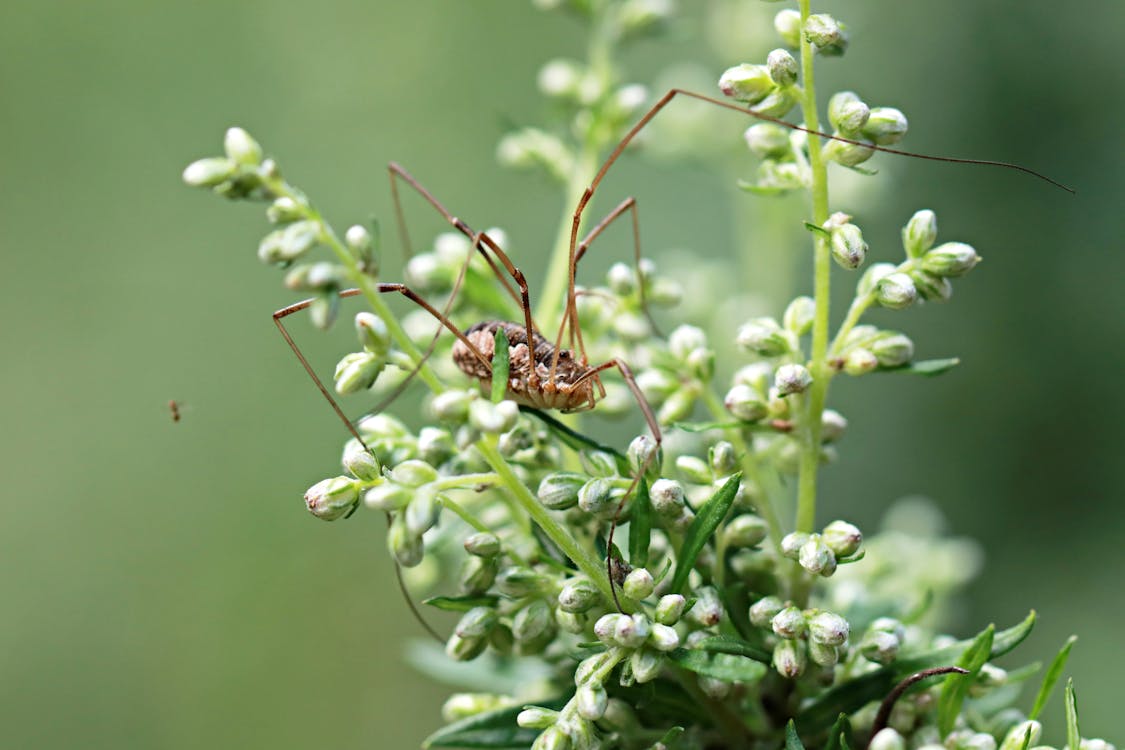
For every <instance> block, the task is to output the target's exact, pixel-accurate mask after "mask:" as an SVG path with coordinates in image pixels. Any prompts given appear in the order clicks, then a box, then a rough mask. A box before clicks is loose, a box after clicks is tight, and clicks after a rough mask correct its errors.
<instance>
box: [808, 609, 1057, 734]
mask: <svg viewBox="0 0 1125 750" xmlns="http://www.w3.org/2000/svg"><path fill="white" fill-rule="evenodd" d="M1034 626H1035V612H1031V613H1030V614H1028V616H1027V617H1026V618H1025V619H1024V621H1023V622H1021V623H1019V624H1018V625H1015V626H1014V627H1011V628H1008V629H1007V630H1002V631H1000V632H999V633H997V634H996V636H995V638H993V639H992V651H991V653H990V655H989V658H990V659H996V658H998V657H1000V656H1003V655H1004V654H1006V653H1008V652H1009V651H1011V650H1012V649H1013V648H1015V647H1016V646H1018V645H1019V644H1020V643H1021V642H1022V641H1023V640H1024V639H1025V638H1027V636H1028V634H1030V633H1031V629H1032V628H1033V627H1034ZM971 644H972V641H959V642H958V643H954V644H953V645H950V646H947V647H945V648H941V649H936V650H934V651H929V652H927V653H924V654H918V655H915V656H906V657H903V658H901V659H899V660H898V661H896V662H895V663H893V664H890V665H888V666H885V667H881V668H879V669H876V670H874V671H873V672H868V673H867V674H864V675H861V676H859V677H857V678H855V679H854V680H849V681H848V682H845V683H843V684H840V685H837V686H836V687H834V688H832V689H830V690H828V691H827V692H825V693H823V694H821V696H820V697H818V698H817V699H816V700H815V701H813V702H812V703H810V704H809V705H808V706H806V707H805V709H804V710H803V711H802V712H801V729H802V730H803V731H805V732H809V733H814V732H819V731H821V730H823V729H827V728H828V727H829V726H830V725H831V724H832V722H833V721H835V720H836V717H837V716H839V715H840V714H842V713H843V714H851V713H854V712H855V711H858V710H859V709H860V708H862V707H863V706H864V705H866V704H868V703H870V702H871V701H881V700H883V698H885V697H886V695H887V693H889V692H890V691H891V690H892V689H893V688H894V686H895V685H897V684H898V683H899V682H900V681H902V680H903V679H904V678H906V677H908V676H909V675H911V674H914V673H915V672H918V671H920V670H923V669H929V668H931V667H941V666H946V665H949V664H952V663H953V662H954V661H955V660H956V659H957V657H959V656H960V655H961V654H962V653H963V652H964V650H965V649H966V648H968V647H969V646H970V645H971Z"/></svg>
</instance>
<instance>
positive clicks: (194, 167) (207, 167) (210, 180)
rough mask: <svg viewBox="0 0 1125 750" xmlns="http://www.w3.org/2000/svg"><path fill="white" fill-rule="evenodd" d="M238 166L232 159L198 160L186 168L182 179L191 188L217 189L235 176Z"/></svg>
mask: <svg viewBox="0 0 1125 750" xmlns="http://www.w3.org/2000/svg"><path fill="white" fill-rule="evenodd" d="M236 169H237V165H236V164H235V163H234V162H233V161H231V160H230V159H223V158H218V157H216V158H209V159H198V160H196V161H193V162H192V163H191V164H188V165H187V166H186V167H185V168H184V172H183V175H181V176H182V178H183V181H184V184H186V185H188V186H190V187H215V186H216V185H219V184H222V183H223V182H226V181H227V180H228V179H229V178H230V177H232V176H233V175H234V172H235V170H236Z"/></svg>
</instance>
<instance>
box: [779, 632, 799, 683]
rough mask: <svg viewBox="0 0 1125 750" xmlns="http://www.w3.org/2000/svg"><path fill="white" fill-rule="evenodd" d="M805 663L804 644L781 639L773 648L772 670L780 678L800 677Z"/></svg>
mask: <svg viewBox="0 0 1125 750" xmlns="http://www.w3.org/2000/svg"><path fill="white" fill-rule="evenodd" d="M806 663H807V661H806V656H805V644H804V643H802V642H801V641H798V640H789V639H783V640H781V641H778V643H777V645H776V646H774V648H773V668H774V669H776V670H777V672H778V674H780V675H781V676H782V677H787V678H789V679H791V680H792V679H796V678H797V677H800V676H801V673H802V672H804V671H805V665H806Z"/></svg>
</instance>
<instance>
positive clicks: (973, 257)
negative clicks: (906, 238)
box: [922, 242, 980, 277]
mask: <svg viewBox="0 0 1125 750" xmlns="http://www.w3.org/2000/svg"><path fill="white" fill-rule="evenodd" d="M979 262H980V256H979V255H977V251H976V250H975V249H973V247H972V245H966V244H965V243H964V242H946V243H945V244H942V245H938V246H937V247H935V248H934V249H933V250H930V251H929V252H928V253H926V254H925V255H924V256H923V257H922V270H923V271H926V272H927V273H932V274H933V275H935V276H943V277H945V276H953V277H957V276H964V275H965V274H967V273H968V272H969V271H971V270H972V269H973V266H975V265H976V264H977V263H979Z"/></svg>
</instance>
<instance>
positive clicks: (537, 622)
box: [512, 599, 555, 646]
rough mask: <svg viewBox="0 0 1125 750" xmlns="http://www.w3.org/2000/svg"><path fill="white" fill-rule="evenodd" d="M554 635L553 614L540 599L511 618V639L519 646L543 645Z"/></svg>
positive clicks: (548, 606) (547, 605)
mask: <svg viewBox="0 0 1125 750" xmlns="http://www.w3.org/2000/svg"><path fill="white" fill-rule="evenodd" d="M554 635H555V614H554V612H552V611H551V607H550V605H549V604H547V602H545V601H543V600H542V599H536V600H535V601H533V602H531V603H530V604H528V605H527V606H526V607H524V608H523V609H521V610H520V611H519V612H517V613H516V616H515V617H513V618H512V637H513V638H515V640H516V643H518V644H521V645H525V646H527V645H533V646H540V645H544V644H543V642H544V641H545V640H549V639H550V638H553V637H554Z"/></svg>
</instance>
